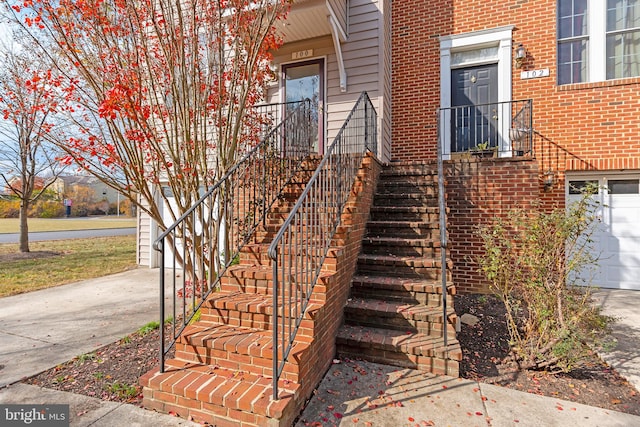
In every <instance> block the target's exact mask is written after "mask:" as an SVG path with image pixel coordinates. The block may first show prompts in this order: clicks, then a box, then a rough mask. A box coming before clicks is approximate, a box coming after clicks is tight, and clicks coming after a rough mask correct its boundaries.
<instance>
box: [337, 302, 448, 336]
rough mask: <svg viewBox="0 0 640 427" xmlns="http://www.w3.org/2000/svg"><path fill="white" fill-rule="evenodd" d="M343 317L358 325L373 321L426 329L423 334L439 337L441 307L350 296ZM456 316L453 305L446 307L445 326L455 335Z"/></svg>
mask: <svg viewBox="0 0 640 427" xmlns="http://www.w3.org/2000/svg"><path fill="white" fill-rule="evenodd" d="M345 316H346V318H347V319H348V320H351V319H352V320H354V321H355V322H357V323H358V324H371V326H373V325H374V324H375V323H376V322H379V324H380V325H381V326H382V325H384V327H386V328H390V329H397V330H400V331H407V330H409V329H412V328H418V329H421V330H422V328H424V329H427V330H428V331H429V332H424V331H422V332H423V333H425V334H427V335H429V336H436V335H434V334H439V335H438V336H442V327H443V313H442V307H441V306H429V305H425V304H415V303H406V302H398V301H391V300H380V299H379V300H376V299H370V298H350V299H349V301H348V302H347V305H346V307H345ZM456 319H457V315H456V313H455V311H454V310H453V308H452V307H447V313H446V323H447V329H448V330H449V332H450V333H452V334H454V336H455V325H456Z"/></svg>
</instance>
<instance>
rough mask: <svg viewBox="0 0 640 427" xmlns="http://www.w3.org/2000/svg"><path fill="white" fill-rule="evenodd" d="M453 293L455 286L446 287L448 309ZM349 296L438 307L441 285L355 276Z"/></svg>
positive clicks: (396, 278) (437, 283)
mask: <svg viewBox="0 0 640 427" xmlns="http://www.w3.org/2000/svg"><path fill="white" fill-rule="evenodd" d="M455 292H456V288H455V286H453V285H448V286H447V305H448V306H449V307H453V295H455ZM351 295H352V296H353V297H357V298H377V299H383V300H387V301H397V302H407V303H419V304H425V305H428V306H432V307H439V306H440V305H441V304H442V283H441V282H439V281H434V280H424V279H422V280H421V279H413V278H406V277H397V276H389V275H380V276H372V275H363V274H356V275H355V276H354V277H353V279H352V280H351Z"/></svg>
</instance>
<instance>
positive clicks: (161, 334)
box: [156, 239, 165, 373]
mask: <svg viewBox="0 0 640 427" xmlns="http://www.w3.org/2000/svg"><path fill="white" fill-rule="evenodd" d="M156 247H157V248H158V250H159V252H160V257H161V258H160V280H159V282H160V372H161V373H162V372H164V247H165V245H164V239H163V240H160V241H159V242H158V245H157V246H156Z"/></svg>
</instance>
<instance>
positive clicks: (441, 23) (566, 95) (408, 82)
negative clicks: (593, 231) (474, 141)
mask: <svg viewBox="0 0 640 427" xmlns="http://www.w3.org/2000/svg"><path fill="white" fill-rule="evenodd" d="M555 20H556V1H555V0H542V1H526V0H522V1H517V2H516V1H508V2H507V1H503V0H405V1H397V2H393V3H392V26H393V29H392V46H393V82H392V108H393V122H392V126H393V128H392V144H393V145H392V158H393V159H395V160H423V159H433V158H434V157H435V152H436V151H435V150H436V146H435V143H436V109H437V108H438V106H439V103H440V93H439V90H440V89H439V74H440V69H439V66H440V58H439V55H440V53H439V39H438V37H439V36H443V35H450V34H461V33H466V32H470V31H477V30H482V29H488V28H496V27H500V26H504V25H515V29H514V31H513V44H514V46H517V45H518V44H519V43H522V44H523V45H524V46H525V48H526V50H527V61H526V63H525V69H527V70H534V69H542V68H549V70H550V76H549V77H546V78H538V79H529V80H521V79H520V71H521V70H520V69H517V68H515V66H514V64H512V71H513V75H512V76H513V77H512V79H513V80H512V82H513V83H512V92H513V99H524V98H531V99H533V122H534V129H535V131H536V135H535V141H534V144H535V145H534V146H535V149H536V157H537V159H538V161H539V164H540V172H541V173H543V172H545V171H548V170H552V171H553V172H554V176H555V178H556V184H555V185H554V187H553V189H552V191H550V192H547V193H543V194H542V198H543V200H545V201H546V202H548V203H549V204H558V205H562V204H563V202H564V171H565V170H589V169H594V170H597V169H609V168H611V169H631V168H633V169H637V168H639V167H640V165H639V164H638V158H640V127H639V126H638V124H639V120H638V117H640V96H639V93H640V78H633V79H621V80H614V81H608V82H601V83H587V84H579V85H566V86H558V85H557V84H556V78H557V76H556V30H555Z"/></svg>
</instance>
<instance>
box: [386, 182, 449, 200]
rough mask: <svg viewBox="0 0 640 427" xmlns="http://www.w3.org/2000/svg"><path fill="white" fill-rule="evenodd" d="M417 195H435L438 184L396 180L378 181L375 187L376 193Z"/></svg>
mask: <svg viewBox="0 0 640 427" xmlns="http://www.w3.org/2000/svg"><path fill="white" fill-rule="evenodd" d="M385 194H392V195H396V194H397V195H404V196H406V195H418V196H423V197H435V196H436V195H437V194H438V186H437V184H436V183H435V182H430V181H424V182H423V181H415V182H399V181H398V182H396V181H380V182H379V183H378V186H377V187H376V195H385Z"/></svg>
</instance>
